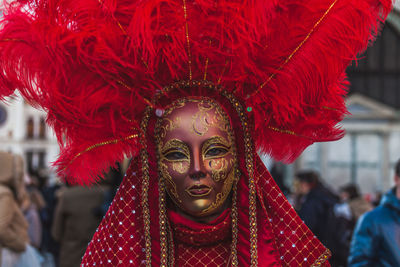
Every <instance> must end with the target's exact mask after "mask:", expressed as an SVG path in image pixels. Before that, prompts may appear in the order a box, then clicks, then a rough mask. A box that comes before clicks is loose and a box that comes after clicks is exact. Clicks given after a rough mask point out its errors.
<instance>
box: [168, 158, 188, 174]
mask: <svg viewBox="0 0 400 267" xmlns="http://www.w3.org/2000/svg"><path fill="white" fill-rule="evenodd" d="M189 165H190V162H189V160H185V161H176V162H173V163H172V169H173V170H174V171H176V172H178V173H180V174H184V173H186V172H188V170H189Z"/></svg>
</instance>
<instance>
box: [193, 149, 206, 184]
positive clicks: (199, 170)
mask: <svg viewBox="0 0 400 267" xmlns="http://www.w3.org/2000/svg"><path fill="white" fill-rule="evenodd" d="M192 154H193V155H192V162H191V168H190V172H189V176H190V178H192V179H195V180H198V179H201V178H204V177H205V176H206V172H205V168H204V166H203V159H202V156H201V151H200V149H199V148H193V151H192Z"/></svg>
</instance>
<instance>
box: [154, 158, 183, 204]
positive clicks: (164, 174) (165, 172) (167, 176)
mask: <svg viewBox="0 0 400 267" xmlns="http://www.w3.org/2000/svg"><path fill="white" fill-rule="evenodd" d="M159 168H160V171H161V175H162V179H164V181H165V182H166V187H168V190H167V191H168V193H169V194H172V196H173V197H171V199H172V200H173V201H174V202H175V201H178V202H179V203H182V200H181V199H180V198H179V195H178V190H177V189H176V184H175V183H174V181H173V180H172V177H171V175H170V174H169V172H168V166H167V165H166V164H165V163H164V162H162V161H160V162H159ZM176 204H178V203H176Z"/></svg>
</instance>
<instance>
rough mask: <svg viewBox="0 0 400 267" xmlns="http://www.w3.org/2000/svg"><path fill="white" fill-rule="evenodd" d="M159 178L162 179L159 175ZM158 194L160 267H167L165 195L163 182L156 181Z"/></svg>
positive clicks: (161, 180)
mask: <svg viewBox="0 0 400 267" xmlns="http://www.w3.org/2000/svg"><path fill="white" fill-rule="evenodd" d="M159 177H162V176H161V174H159ZM158 193H159V209H160V215H159V218H160V221H159V223H160V250H161V258H160V266H161V267H167V266H168V243H167V240H168V232H169V231H168V230H169V229H168V228H169V227H168V224H167V220H168V219H167V210H166V194H165V186H164V180H163V179H160V180H159V181H158ZM171 266H172V265H171Z"/></svg>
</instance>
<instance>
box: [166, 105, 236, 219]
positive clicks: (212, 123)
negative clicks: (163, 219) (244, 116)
mask: <svg viewBox="0 0 400 267" xmlns="http://www.w3.org/2000/svg"><path fill="white" fill-rule="evenodd" d="M158 155H159V168H160V171H161V176H162V177H161V178H162V181H163V182H164V183H165V187H166V191H167V192H168V195H169V196H170V198H171V199H172V200H173V202H174V203H175V204H176V206H177V207H178V208H179V209H180V210H182V211H183V212H184V213H186V214H188V215H190V216H193V217H206V216H209V215H213V214H218V213H220V212H222V211H223V210H224V209H225V208H226V207H227V203H228V202H229V195H230V192H231V190H232V185H233V183H234V180H235V169H236V168H235V165H236V150H235V143H234V137H233V134H232V130H231V126H230V122H229V119H228V117H227V116H226V114H225V112H224V111H223V110H222V109H221V107H220V106H219V105H217V104H216V103H214V102H211V101H210V100H205V99H199V100H197V99H181V100H178V101H177V102H175V103H173V105H172V106H171V107H169V108H168V109H167V110H166V111H165V113H164V115H163V117H162V118H161V119H160V121H159V124H158Z"/></svg>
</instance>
